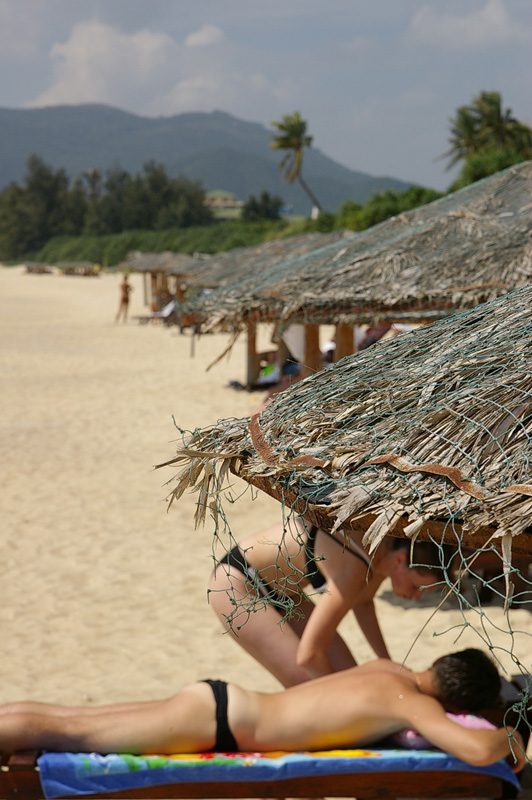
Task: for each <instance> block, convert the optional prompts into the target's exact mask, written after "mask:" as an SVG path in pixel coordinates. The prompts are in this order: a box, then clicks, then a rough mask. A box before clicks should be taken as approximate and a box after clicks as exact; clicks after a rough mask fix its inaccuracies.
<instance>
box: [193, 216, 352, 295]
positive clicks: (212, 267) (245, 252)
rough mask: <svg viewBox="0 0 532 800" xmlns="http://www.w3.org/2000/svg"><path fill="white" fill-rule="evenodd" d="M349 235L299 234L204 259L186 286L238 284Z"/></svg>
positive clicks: (334, 232)
mask: <svg viewBox="0 0 532 800" xmlns="http://www.w3.org/2000/svg"><path fill="white" fill-rule="evenodd" d="M352 235H353V233H352V231H344V230H340V231H333V232H332V233H302V234H298V235H295V236H286V237H284V238H282V239H272V240H271V241H269V242H262V243H261V244H258V245H252V246H247V247H236V248H233V249H231V250H226V251H225V252H223V253H216V254H215V255H212V256H207V257H206V258H204V259H203V260H202V261H201V262H200V263H198V264H197V265H196V267H195V269H194V271H193V272H192V273H191V274H190V275H189V276H188V283H189V286H190V287H192V288H196V289H205V288H209V289H212V288H216V287H222V286H227V285H228V284H233V283H235V282H236V283H238V282H239V281H241V280H245V279H246V278H248V277H249V276H257V275H259V274H260V273H261V272H264V271H267V270H269V269H271V268H272V267H273V266H275V264H278V263H280V262H283V261H286V259H288V258H297V257H299V256H302V255H306V254H307V253H310V252H312V251H313V250H318V249H320V248H322V247H326V246H327V245H329V244H333V243H336V242H341V241H343V240H344V239H346V238H350V237H351V236H352Z"/></svg>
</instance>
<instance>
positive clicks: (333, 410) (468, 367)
mask: <svg viewBox="0 0 532 800" xmlns="http://www.w3.org/2000/svg"><path fill="white" fill-rule="evenodd" d="M168 463H171V464H172V465H178V466H180V467H181V471H180V472H179V473H178V474H177V475H176V476H175V478H173V479H171V482H170V483H171V484H172V494H171V498H172V499H177V498H178V497H179V496H180V495H181V494H182V493H183V492H184V491H185V490H187V489H194V490H195V491H197V492H198V503H197V521H198V522H199V521H201V520H202V519H203V518H204V517H205V515H206V514H209V515H211V516H212V517H213V518H214V520H215V521H216V525H217V528H216V532H215V537H214V539H215V540H216V541H217V540H218V539H219V538H220V537H221V536H222V535H228V536H229V538H230V521H229V519H228V517H227V516H226V506H227V502H226V501H227V493H226V492H225V490H224V487H226V486H227V484H228V483H230V481H231V477H232V476H231V473H232V472H234V473H236V474H238V475H240V476H242V477H243V478H244V479H245V480H246V481H248V482H250V484H253V483H255V484H256V485H259V486H261V487H262V488H265V489H266V491H270V493H272V494H273V495H274V496H276V497H277V499H279V500H280V501H281V502H282V503H284V507H283V510H282V512H281V510H280V517H281V513H282V515H283V516H284V518H285V519H286V518H288V517H290V515H291V514H292V513H294V514H295V513H297V514H303V515H305V516H306V517H308V516H309V515H310V516H311V515H312V513H314V512H316V513H318V512H319V514H320V515H321V516H320V522H321V525H322V527H324V526H325V523H324V520H327V519H328V520H329V526H328V527H329V530H332V531H336V533H337V535H340V533H341V531H342V530H349V528H350V526H353V524H354V523H355V522H357V521H358V524H362V525H366V527H367V532H366V541H367V543H368V546H371V547H372V548H375V547H377V546H378V545H379V542H381V541H382V539H383V537H386V536H388V535H396V536H397V535H401V536H407V537H411V538H413V539H415V537H416V536H419V537H425V538H427V537H428V538H429V539H431V540H432V541H433V542H435V543H436V544H438V546H441V547H442V552H443V546H444V544H445V545H450V546H453V547H454V549H455V550H456V552H457V554H458V559H459V564H458V571H456V560H455V571H453V573H452V574H451V571H450V570H449V571H448V573H447V575H446V580H445V583H446V586H447V589H448V591H450V592H452V593H453V594H454V595H455V597H456V598H457V600H458V602H459V603H462V604H463V607H464V608H465V609H468V610H470V608H471V602H470V601H468V600H467V598H466V597H465V595H464V593H463V591H462V588H463V583H462V582H463V579H464V576H465V575H467V574H468V573H469V574H475V551H476V552H478V551H479V549H482V548H486V549H488V550H492V551H493V553H494V555H495V556H496V557H497V558H498V559H499V564H500V569H499V574H500V576H501V577H504V579H505V581H506V588H505V589H504V590H503V594H504V595H505V599H506V603H507V607H508V609H511V608H512V607H517V606H519V605H523V604H529V603H530V601H531V598H532V594H531V592H530V582H529V581H528V579H527V576H526V575H525V574H523V575H522V576H521V577H522V578H523V582H522V584H521V588H520V590H519V592H517V593H514V594H512V583H513V582H514V579H515V577H517V575H516V572H515V567H514V566H513V565H512V557H513V556H514V557H515V554H516V552H521V553H525V554H528V556H530V557H532V536H531V535H530V529H531V519H532V517H531V514H532V286H530V285H529V286H525V287H523V288H521V289H518V290H514V291H512V292H510V293H508V294H506V295H505V296H503V297H501V298H498V299H495V300H493V301H490V302H488V303H486V304H483V305H480V306H477V307H475V308H473V309H471V310H468V311H465V312H462V313H457V314H455V315H453V316H451V317H448V318H446V319H444V320H440V321H437V322H435V323H433V324H432V325H427V326H424V327H422V328H419V329H417V330H415V331H412V332H410V333H406V334H401V335H399V336H397V337H396V338H394V339H391V340H389V341H383V342H379V343H377V344H376V345H373V346H372V347H370V348H368V349H367V350H364V351H362V352H360V353H358V354H356V355H354V356H350V357H348V358H345V359H343V360H341V361H340V362H338V363H336V364H334V365H332V366H331V367H329V368H327V369H325V370H322V371H321V372H318V373H316V374H315V375H314V376H312V377H310V378H307V379H306V380H304V381H301V382H299V383H297V384H295V385H293V386H292V387H291V388H290V389H288V390H286V391H285V392H283V393H281V394H279V395H277V396H276V397H274V399H273V400H272V401H271V403H270V404H269V405H268V406H267V407H266V409H265V410H264V411H263V412H262V414H261V415H260V416H257V417H254V418H251V419H249V418H244V419H228V420H221V421H219V422H217V423H216V424H214V425H212V426H210V427H208V428H204V429H201V430H197V431H195V432H193V433H192V434H185V435H184V437H183V443H182V445H181V446H180V447H179V449H178V452H177V457H176V458H175V460H173V461H172V462H168ZM233 500H234V498H232V499H231V502H233ZM472 537H473V541H474V542H475V543H476V544H475V549H474V550H471V549H466V547H465V544H466V543H467V544H468V545H469V547H470V546H471V541H472ZM229 546H230V542H229V543H228V545H227V547H229ZM446 564H447V561H446V557H444V556H442V565H444V566H445V565H446ZM457 575H458V577H457ZM523 583H524V588H523ZM250 602H252V600H251V599H250ZM260 602H264V600H263V599H262V600H261V601H260ZM286 612H287V613H290V608H289V604H288V603H287V605H286ZM477 612H478V624H477V629H478V632H479V635H480V636H482V638H483V641H485V643H486V644H487V646H488V647H489V646H491V642H490V634H489V611H488V612H486V611H485V609H483V608H482V606H479V607H477ZM250 613H251V612H250ZM506 619H507V624H508V630H507V633H508V636H509V637H510V640H512V639H513V630H512V625H511V617H510V616H509V615H508V616H507V617H506ZM471 624H472V623H471V620H470V619H469V620H467V622H464V625H467V626H471ZM508 651H509V652H511V653H512V658H513V659H514V660H515V662H516V663H519V657H518V654H517V653H515V652H514V646H513V643H512V641H510V643H509V644H508ZM520 666H521V668H522V669H523V671H525V672H527V671H528V670H529V668H530V665H528V666H527V665H525V666H523V665H520Z"/></svg>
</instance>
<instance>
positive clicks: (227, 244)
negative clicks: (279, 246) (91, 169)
mask: <svg viewBox="0 0 532 800" xmlns="http://www.w3.org/2000/svg"><path fill="white" fill-rule="evenodd" d="M286 228H287V225H286V223H285V222H282V221H280V222H256V223H250V222H240V221H234V222H233V221H226V222H218V223H214V224H212V225H202V226H193V227H190V228H169V229H168V230H165V231H144V230H137V231H126V232H124V233H118V234H108V235H106V236H57V237H55V238H53V239H50V241H49V242H47V243H46V245H45V246H44V247H43V248H42V249H41V250H39V251H38V252H35V253H33V254H31V260H34V261H42V262H44V263H47V264H56V263H58V262H60V261H92V262H94V263H97V264H101V265H102V266H104V267H113V266H116V264H118V263H119V262H120V261H123V259H124V258H125V257H126V255H127V254H128V253H129V252H130V251H131V250H140V251H142V252H144V253H162V252H163V251H165V250H170V251H172V252H176V253H189V254H190V255H193V254H194V253H204V254H205V253H218V252H222V251H225V250H232V249H233V248H234V247H246V246H248V245H255V244H260V243H261V242H263V241H265V240H266V239H275V238H278V237H279V236H283V235H284V233H285V231H286Z"/></svg>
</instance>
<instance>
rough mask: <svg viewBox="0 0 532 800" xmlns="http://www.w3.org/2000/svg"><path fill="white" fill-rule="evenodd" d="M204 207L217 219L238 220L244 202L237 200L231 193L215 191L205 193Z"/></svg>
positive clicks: (220, 190)
mask: <svg viewBox="0 0 532 800" xmlns="http://www.w3.org/2000/svg"><path fill="white" fill-rule="evenodd" d="M205 205H206V206H207V207H208V208H210V209H211V211H212V212H213V214H214V216H215V217H217V218H218V219H240V214H241V211H242V206H243V205H244V202H243V201H242V200H238V199H237V198H236V196H235V195H234V194H232V193H231V192H224V191H223V190H222V189H216V190H214V191H212V192H207V194H206V196H205Z"/></svg>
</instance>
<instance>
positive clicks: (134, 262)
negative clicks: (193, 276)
mask: <svg viewBox="0 0 532 800" xmlns="http://www.w3.org/2000/svg"><path fill="white" fill-rule="evenodd" d="M197 263H199V259H196V258H194V257H193V256H189V255H187V254H186V253H173V252H171V251H169V250H165V251H164V252H163V253H143V252H141V251H140V250H133V251H131V252H130V253H128V254H127V256H126V258H125V259H124V261H122V262H121V263H120V264H119V265H118V268H119V269H122V270H128V271H130V272H143V273H146V272H152V273H164V274H165V275H182V276H188V274H189V273H191V272H192V271H193V270H194V269H195V266H196V264H197Z"/></svg>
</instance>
